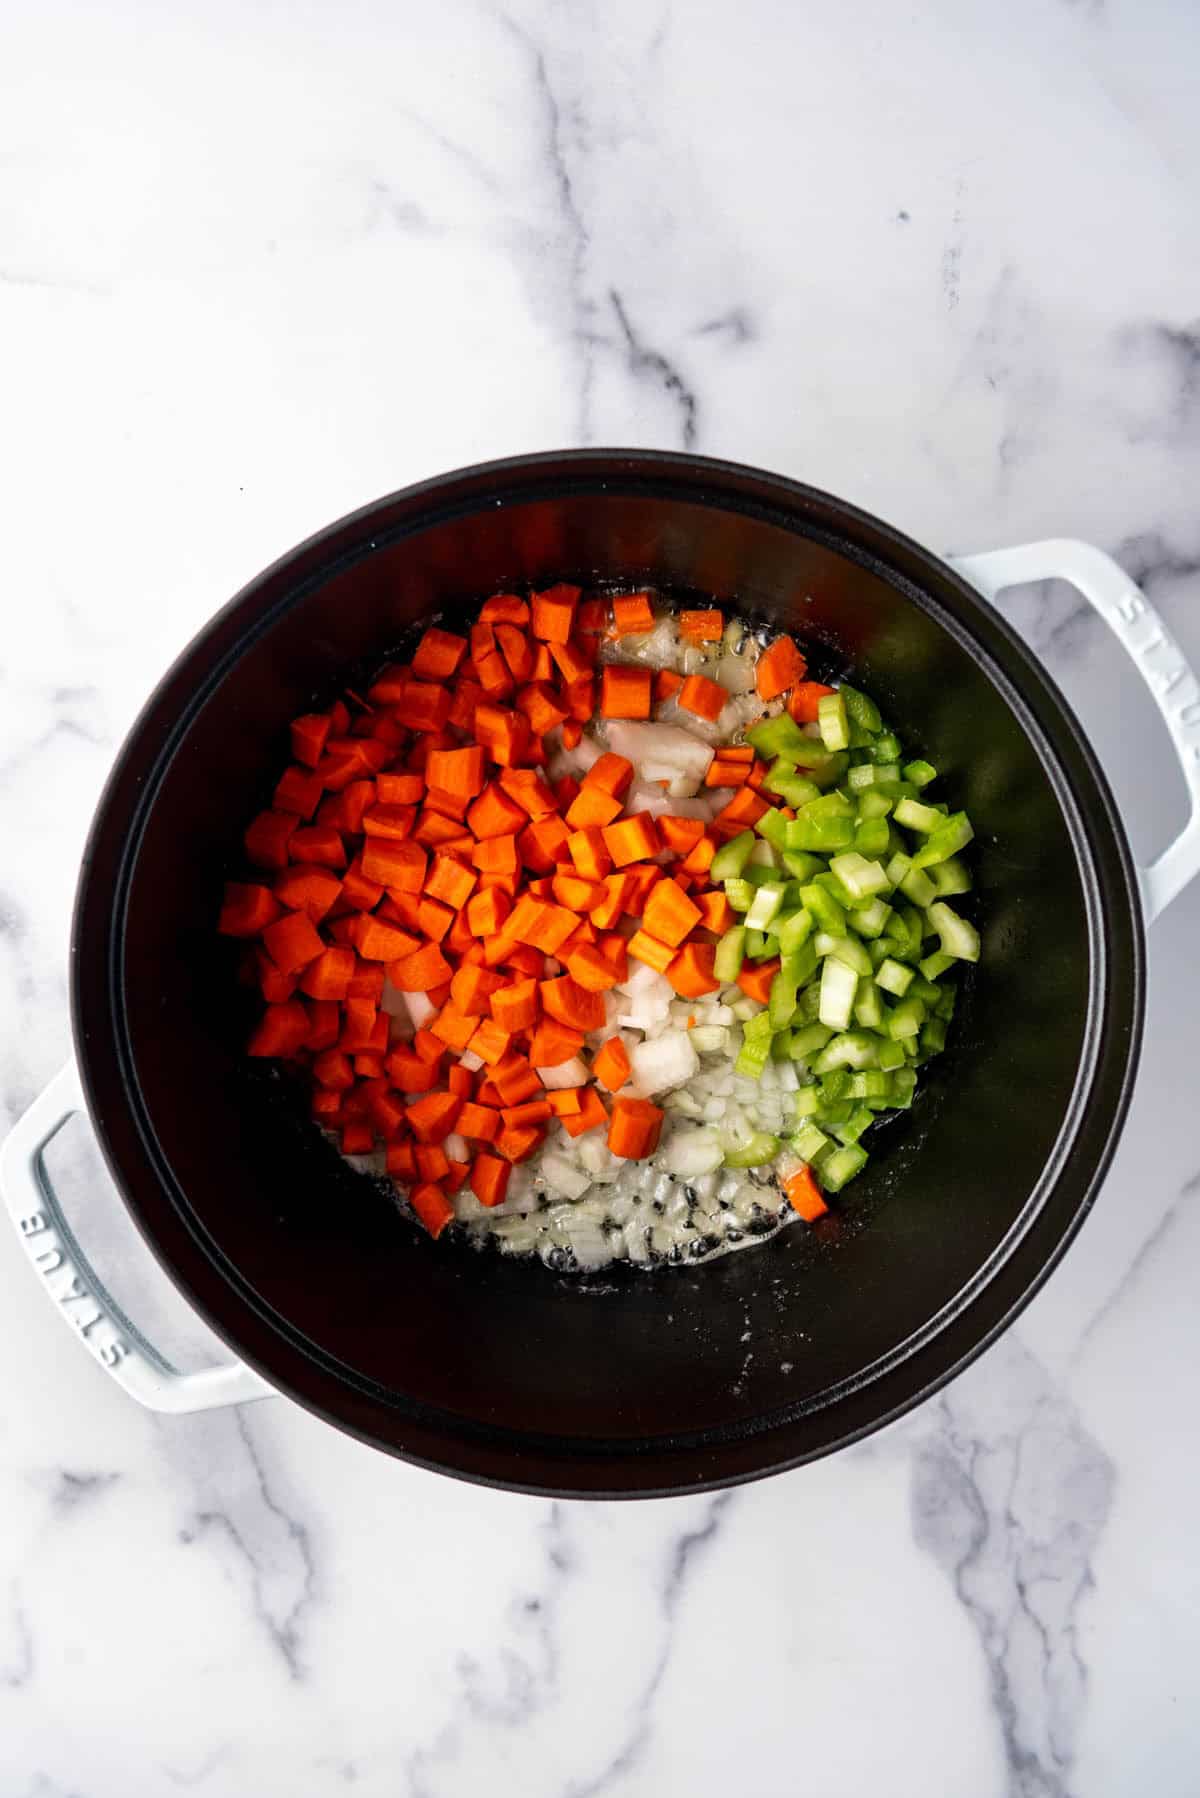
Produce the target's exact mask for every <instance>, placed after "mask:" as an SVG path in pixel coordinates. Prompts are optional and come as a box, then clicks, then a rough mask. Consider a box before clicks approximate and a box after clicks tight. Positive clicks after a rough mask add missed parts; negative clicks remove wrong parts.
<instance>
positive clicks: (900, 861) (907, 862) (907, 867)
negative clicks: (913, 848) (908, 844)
mask: <svg viewBox="0 0 1200 1798" xmlns="http://www.w3.org/2000/svg"><path fill="white" fill-rule="evenodd" d="M912 865H913V864H912V856H911V855H906V854H905V852H904V850H902V849H900V850H898V851H897V852H896V854H895V855H893V856H892V858H891V860H890V861H889V862H888V864H887V877H888V879H889V880H890V881H891V883H892V885H893V886H894V887H898V886H899V885H900V882H901V881H902V880H903V879H904V876H905V875H906V874H908V873H910V872H911V870H912Z"/></svg>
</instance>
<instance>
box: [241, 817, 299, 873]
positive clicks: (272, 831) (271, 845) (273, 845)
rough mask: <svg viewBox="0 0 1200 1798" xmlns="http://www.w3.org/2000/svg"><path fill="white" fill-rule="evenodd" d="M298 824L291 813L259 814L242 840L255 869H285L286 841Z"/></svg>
mask: <svg viewBox="0 0 1200 1798" xmlns="http://www.w3.org/2000/svg"><path fill="white" fill-rule="evenodd" d="M297 823H298V820H297V818H296V817H295V816H294V815H293V814H292V813H291V812H259V814H258V817H257V818H255V820H254V822H253V823H252V824H251V825H250V826H249V828H248V829H247V831H246V834H245V836H244V837H243V838H242V841H243V843H244V844H245V846H246V854H247V856H248V857H249V859H250V860H251V862H253V864H254V866H255V867H256V868H286V867H287V864H288V840H289V838H290V837H291V834H292V832H293V831H294V830H295V828H296V825H297Z"/></svg>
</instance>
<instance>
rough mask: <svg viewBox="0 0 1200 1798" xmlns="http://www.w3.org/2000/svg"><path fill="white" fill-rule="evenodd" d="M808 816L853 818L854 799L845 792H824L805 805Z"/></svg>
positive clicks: (805, 812)
mask: <svg viewBox="0 0 1200 1798" xmlns="http://www.w3.org/2000/svg"><path fill="white" fill-rule="evenodd" d="M803 815H804V817H806V818H850V819H853V817H854V815H855V812H854V801H853V800H852V799H847V797H846V795H845V794H844V793H838V792H836V791H835V792H832V793H822V794H821V795H820V797H819V798H817V799H810V800H809V802H808V804H807V805H806V806H805V807H804V813H803Z"/></svg>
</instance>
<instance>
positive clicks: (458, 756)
mask: <svg viewBox="0 0 1200 1798" xmlns="http://www.w3.org/2000/svg"><path fill="white" fill-rule="evenodd" d="M425 779H426V780H427V781H428V783H429V785H430V786H431V787H438V788H440V789H441V791H442V792H444V793H453V794H455V795H456V796H457V797H459V798H461V799H474V797H475V795H476V794H477V793H482V792H483V788H484V781H485V779H486V776H485V774H484V755H483V750H482V748H481V747H480V746H479V744H478V743H473V744H472V745H471V747H470V748H469V749H435V750H433V751H431V753H430V756H429V760H428V761H427V762H426V764H425Z"/></svg>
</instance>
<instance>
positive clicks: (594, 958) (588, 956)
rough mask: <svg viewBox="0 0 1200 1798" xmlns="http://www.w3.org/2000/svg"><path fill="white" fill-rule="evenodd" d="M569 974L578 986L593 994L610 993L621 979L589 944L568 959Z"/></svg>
mask: <svg viewBox="0 0 1200 1798" xmlns="http://www.w3.org/2000/svg"><path fill="white" fill-rule="evenodd" d="M567 972H568V974H569V975H570V976H571V979H572V980H574V981H575V982H576V984H577V985H578V986H582V987H586V989H587V990H588V992H592V993H606V992H608V991H609V989H610V988H611V987H614V986H616V984H617V981H618V979H619V975H618V974H617V972H616V970H615V969H614V968H613V967H612V966H611V964H610V963H609V962H608V960H607V959H606V958H605V957H604V956H603V955H601V953H600V951H599V950H598V949H593V948H592V947H591V945H590V944H588V943H584V944H583V945H582V946H581V947H580V948H578V949H576V950H575V951H574V952H573V953H572V954H571V955H569V956H568V957H567Z"/></svg>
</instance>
